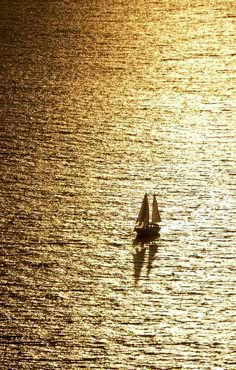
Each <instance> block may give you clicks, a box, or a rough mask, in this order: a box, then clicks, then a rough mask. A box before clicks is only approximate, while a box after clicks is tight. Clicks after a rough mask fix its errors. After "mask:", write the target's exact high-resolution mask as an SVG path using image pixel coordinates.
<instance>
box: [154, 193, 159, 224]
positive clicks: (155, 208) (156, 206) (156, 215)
mask: <svg viewBox="0 0 236 370" xmlns="http://www.w3.org/2000/svg"><path fill="white" fill-rule="evenodd" d="M152 207H153V208H152V223H153V224H155V223H156V222H161V217H160V213H159V210H158V204H157V200H156V196H155V195H154V196H153V206H152Z"/></svg>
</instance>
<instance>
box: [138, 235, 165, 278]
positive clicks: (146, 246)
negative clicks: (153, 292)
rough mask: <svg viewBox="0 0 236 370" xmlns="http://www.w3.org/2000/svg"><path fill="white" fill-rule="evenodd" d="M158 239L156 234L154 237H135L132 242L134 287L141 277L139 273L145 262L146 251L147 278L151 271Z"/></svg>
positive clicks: (158, 236)
mask: <svg viewBox="0 0 236 370" xmlns="http://www.w3.org/2000/svg"><path fill="white" fill-rule="evenodd" d="M159 238H160V234H157V235H156V236H155V237H145V238H144V237H142V238H141V237H136V238H135V239H134V240H133V246H134V250H133V262H134V282H135V285H137V284H138V281H139V279H140V276H141V271H142V268H143V265H144V261H145V255H146V251H148V252H147V253H148V260H147V273H146V276H147V277H148V276H149V274H150V271H151V269H152V265H153V261H154V260H155V259H156V253H157V249H158V246H157V240H158V239H159Z"/></svg>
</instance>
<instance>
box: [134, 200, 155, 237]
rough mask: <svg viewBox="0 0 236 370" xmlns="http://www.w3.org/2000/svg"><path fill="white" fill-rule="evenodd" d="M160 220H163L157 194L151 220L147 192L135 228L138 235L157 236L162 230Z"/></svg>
mask: <svg viewBox="0 0 236 370" xmlns="http://www.w3.org/2000/svg"><path fill="white" fill-rule="evenodd" d="M158 222H161V217H160V213H159V210H158V204H157V200H156V195H155V194H154V195H153V203H152V220H151V222H149V202H148V196H147V193H146V194H145V195H144V198H143V201H142V205H141V208H140V211H139V215H138V218H137V221H136V225H135V228H134V230H135V231H136V233H137V234H138V236H141V237H142V236H155V235H157V234H158V233H159V231H160V229H161V228H160V226H159V225H158Z"/></svg>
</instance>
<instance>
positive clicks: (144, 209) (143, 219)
mask: <svg viewBox="0 0 236 370" xmlns="http://www.w3.org/2000/svg"><path fill="white" fill-rule="evenodd" d="M136 222H137V223H138V224H142V223H144V224H148V222H149V204H148V197H147V194H145V195H144V198H143V201H142V205H141V208H140V211H139V215H138V218H137V221H136Z"/></svg>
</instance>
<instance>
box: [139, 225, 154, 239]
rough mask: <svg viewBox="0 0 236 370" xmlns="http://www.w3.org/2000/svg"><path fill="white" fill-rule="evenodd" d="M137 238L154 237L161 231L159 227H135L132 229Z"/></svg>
mask: <svg viewBox="0 0 236 370" xmlns="http://www.w3.org/2000/svg"><path fill="white" fill-rule="evenodd" d="M134 230H135V231H136V233H137V235H138V236H139V237H146V236H155V235H158V234H159V231H160V230H161V228H160V226H159V225H148V226H145V227H135V229H134Z"/></svg>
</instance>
